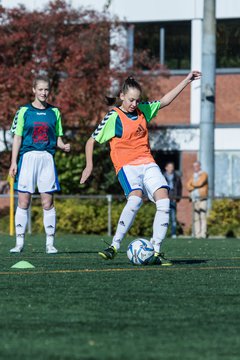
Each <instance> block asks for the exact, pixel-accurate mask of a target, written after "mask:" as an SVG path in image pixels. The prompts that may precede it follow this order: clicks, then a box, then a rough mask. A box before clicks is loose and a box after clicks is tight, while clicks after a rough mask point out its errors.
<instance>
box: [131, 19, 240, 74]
mask: <svg viewBox="0 0 240 360" xmlns="http://www.w3.org/2000/svg"><path fill="white" fill-rule="evenodd" d="M239 23H240V20H239V19H228V20H217V25H216V66H217V68H240V52H239V49H240V26H239ZM160 32H161V34H162V37H161V36H160ZM161 42H162V44H161ZM144 51H147V52H148V55H149V56H150V59H152V60H153V61H156V62H158V63H160V62H161V61H160V59H163V63H164V65H166V66H167V67H168V68H169V69H170V70H173V69H174V70H184V69H190V67H191V65H190V64H191V21H175V22H151V23H136V24H135V25H134V63H135V64H138V65H139V64H140V66H141V67H142V68H143V69H146V70H147V69H148V64H147V62H144V61H142V62H141V54H142V53H143V52H144ZM139 59H140V61H139Z"/></svg>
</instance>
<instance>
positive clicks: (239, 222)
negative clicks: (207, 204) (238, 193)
mask: <svg viewBox="0 0 240 360" xmlns="http://www.w3.org/2000/svg"><path fill="white" fill-rule="evenodd" d="M208 234H209V236H214V235H216V236H227V237H239V236H240V200H230V199H224V200H215V201H214V202H213V206H212V210H211V212H210V214H209V217H208Z"/></svg>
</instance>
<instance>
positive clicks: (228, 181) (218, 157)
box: [215, 151, 240, 196]
mask: <svg viewBox="0 0 240 360" xmlns="http://www.w3.org/2000/svg"><path fill="white" fill-rule="evenodd" d="M239 194H240V152H239V151H233V152H223V151H219V152H216V153H215V195H216V196H239Z"/></svg>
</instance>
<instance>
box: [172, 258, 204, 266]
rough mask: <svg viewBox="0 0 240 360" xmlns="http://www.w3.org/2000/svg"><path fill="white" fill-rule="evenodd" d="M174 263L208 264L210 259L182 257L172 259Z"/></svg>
mask: <svg viewBox="0 0 240 360" xmlns="http://www.w3.org/2000/svg"><path fill="white" fill-rule="evenodd" d="M171 261H172V263H173V264H174V265H188V264H189V265H193V264H206V263H207V262H208V261H209V260H206V259H205V260H203V259H197V260H195V259H180V260H171Z"/></svg>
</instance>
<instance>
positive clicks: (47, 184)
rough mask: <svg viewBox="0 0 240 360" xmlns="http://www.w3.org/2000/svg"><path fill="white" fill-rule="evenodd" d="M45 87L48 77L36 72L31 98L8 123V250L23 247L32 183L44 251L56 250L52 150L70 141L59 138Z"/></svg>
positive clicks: (55, 181) (58, 126)
mask: <svg viewBox="0 0 240 360" xmlns="http://www.w3.org/2000/svg"><path fill="white" fill-rule="evenodd" d="M49 91H50V82H49V79H48V78H47V77H45V76H38V77H37V78H36V79H35V80H34V82H33V93H34V95H35V99H34V101H33V102H32V103H31V104H27V105H25V106H21V107H20V108H19V110H18V111H17V113H16V115H15V117H14V120H13V124H12V127H11V132H12V133H13V134H14V139H13V147H12V161H11V167H10V170H9V175H10V176H12V177H15V182H14V189H15V190H16V191H18V207H17V210H16V214H15V229H16V246H15V247H14V248H13V249H11V250H10V252H11V253H19V252H21V251H22V250H23V246H24V236H25V230H26V226H27V222H28V208H29V205H30V202H31V195H32V194H33V193H34V192H35V189H36V186H37V187H38V191H39V193H40V195H41V201H42V207H43V223H44V228H45V232H46V253H47V254H55V253H57V252H58V251H57V249H56V248H55V247H54V235H55V228H56V211H55V208H54V203H53V193H54V192H55V191H59V190H60V186H59V182H58V178H57V173H56V168H55V163H54V154H55V151H56V147H59V148H60V149H61V150H63V151H65V152H69V151H70V144H64V143H63V141H62V138H61V136H62V135H63V130H62V124H61V114H60V111H59V110H58V108H56V107H54V106H52V105H49V104H48V103H47V98H48V95H49ZM17 162H18V163H17Z"/></svg>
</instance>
